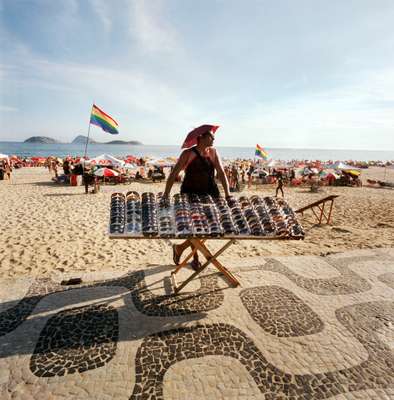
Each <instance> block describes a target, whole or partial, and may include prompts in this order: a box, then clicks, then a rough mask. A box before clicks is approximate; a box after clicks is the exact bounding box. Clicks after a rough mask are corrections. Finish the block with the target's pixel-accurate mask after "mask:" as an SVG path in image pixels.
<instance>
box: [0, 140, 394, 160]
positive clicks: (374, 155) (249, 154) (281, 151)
mask: <svg viewBox="0 0 394 400" xmlns="http://www.w3.org/2000/svg"><path fill="white" fill-rule="evenodd" d="M217 149H218V151H219V153H220V155H221V156H222V158H225V159H236V158H254V148H253V147H217ZM84 150H85V146H84V145H81V144H65V143H61V144H36V143H23V142H0V153H3V154H7V155H13V154H15V155H17V156H20V157H23V158H24V157H26V158H27V157H32V156H43V157H47V156H56V157H60V158H61V157H65V156H69V155H70V156H81V155H83V154H84ZM266 150H267V151H268V154H269V156H270V158H272V159H275V160H287V161H290V160H321V161H327V160H333V161H348V160H357V161H391V160H394V151H377V150H376V151H374V150H334V149H331V150H330V149H286V148H266ZM180 152H181V149H180V147H178V146H159V145H157V146H156V145H123V144H122V145H115V144H111V145H109V144H89V146H88V156H89V157H96V156H98V155H100V154H103V153H107V154H111V155H113V156H115V157H124V156H126V155H130V154H131V155H133V156H137V157H144V156H151V157H155V158H163V157H168V156H178V155H179V154H180Z"/></svg>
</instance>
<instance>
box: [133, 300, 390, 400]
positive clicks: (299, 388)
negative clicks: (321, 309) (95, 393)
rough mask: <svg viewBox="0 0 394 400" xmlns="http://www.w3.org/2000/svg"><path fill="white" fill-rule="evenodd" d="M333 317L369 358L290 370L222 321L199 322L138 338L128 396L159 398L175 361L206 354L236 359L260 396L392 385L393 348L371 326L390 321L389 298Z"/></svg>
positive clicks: (318, 395) (312, 395) (322, 394)
mask: <svg viewBox="0 0 394 400" xmlns="http://www.w3.org/2000/svg"><path fill="white" fill-rule="evenodd" d="M336 314H337V318H338V320H339V321H340V322H341V323H342V324H343V325H344V326H346V327H347V328H348V329H349V330H350V331H351V332H352V333H353V334H354V335H355V337H356V338H357V339H358V340H360V342H361V343H362V344H363V345H364V346H365V348H366V349H367V351H368V355H369V358H368V360H367V361H365V362H363V363H361V364H360V365H357V366H355V367H353V368H348V369H343V370H338V371H333V372H328V373H321V374H305V375H292V374H287V373H284V372H282V371H281V370H279V369H277V368H276V367H275V366H274V365H272V364H270V363H269V362H268V361H267V360H266V358H265V357H264V356H263V355H262V353H261V352H260V350H259V349H258V348H257V347H256V345H255V344H254V343H253V341H252V340H251V339H250V338H248V337H247V336H246V335H245V333H243V332H242V331H241V330H239V329H238V328H236V327H233V326H231V325H227V324H222V323H219V324H212V325H201V326H196V327H191V328H181V329H175V330H170V331H165V332H160V333H157V334H154V335H151V336H148V337H147V338H145V339H144V342H143V344H142V345H141V347H140V348H139V349H138V352H137V356H136V360H135V363H136V384H135V387H134V390H133V393H132V396H131V397H130V399H133V400H137V399H151V400H154V399H162V398H163V378H164V375H165V373H166V371H167V370H168V368H169V367H170V366H171V365H173V364H175V363H176V362H179V361H182V360H185V359H190V358H199V357H204V356H209V355H218V356H219V355H220V356H228V357H233V358H235V359H237V360H239V361H240V362H241V363H242V364H243V365H244V366H245V368H246V369H247V370H248V372H249V373H250V375H251V376H252V377H253V379H254V380H255V382H256V384H257V386H258V388H259V389H260V390H261V392H262V393H263V394H264V396H265V397H264V398H265V399H279V398H280V399H282V398H283V399H285V398H290V399H294V400H296V399H297V400H298V399H300V400H301V399H326V398H329V397H331V396H335V395H338V394H341V393H348V392H351V391H357V390H365V389H371V388H374V389H375V388H388V387H391V386H392V385H394V353H393V352H392V351H390V349H389V348H388V347H387V346H386V345H385V344H384V343H382V342H381V341H380V340H379V338H378V337H377V336H376V335H375V330H376V329H379V328H380V327H382V325H384V324H388V323H393V322H394V303H388V302H387V303H385V302H376V303H364V304H357V305H354V306H349V307H344V308H342V309H340V310H338V312H337V313H336Z"/></svg>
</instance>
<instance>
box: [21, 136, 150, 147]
mask: <svg viewBox="0 0 394 400" xmlns="http://www.w3.org/2000/svg"><path fill="white" fill-rule="evenodd" d="M86 139H87V136H84V135H78V136H77V137H75V139H74V140H73V141H72V142H71V144H85V143H86ZM24 143H38V144H56V143H62V142H60V141H59V140H56V139H52V138H50V137H47V136H32V137H29V139H26V140H25V141H24ZM89 143H90V144H129V145H130V144H131V145H140V144H142V143H141V142H138V141H137V140H129V141H126V140H111V141H109V142H96V141H95V140H93V139H90V138H89Z"/></svg>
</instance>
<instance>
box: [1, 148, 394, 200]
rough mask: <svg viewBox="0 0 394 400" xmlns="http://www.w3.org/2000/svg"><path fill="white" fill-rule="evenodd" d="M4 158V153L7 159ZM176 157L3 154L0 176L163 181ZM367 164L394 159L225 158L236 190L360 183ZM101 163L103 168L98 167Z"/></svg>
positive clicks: (379, 182)
mask: <svg viewBox="0 0 394 400" xmlns="http://www.w3.org/2000/svg"><path fill="white" fill-rule="evenodd" d="M6 157H7V158H6ZM175 163H176V158H175V157H167V158H163V159H157V158H153V157H136V156H131V155H130V156H127V157H113V156H111V155H107V154H103V155H101V156H98V157H95V158H91V159H89V158H87V157H78V156H77V157H71V156H67V157H64V158H58V157H52V156H50V157H30V158H21V157H17V156H9V157H8V156H4V158H3V159H0V178H1V177H2V176H4V177H10V175H11V172H12V169H14V168H22V167H46V168H47V169H48V170H49V172H51V173H52V174H53V180H54V181H55V182H58V183H70V182H71V179H70V178H71V176H72V175H77V176H78V175H81V176H83V177H84V178H83V179H84V180H88V181H89V182H92V179H91V177H95V180H96V181H106V182H110V183H126V182H131V181H133V180H153V181H156V180H157V181H162V180H164V179H165V178H166V174H168V171H169V170H170V169H171V168H172V167H173V166H174V165H175ZM370 167H384V168H394V161H385V162H383V161H368V162H366V161H354V160H348V161H344V162H343V161H333V160H328V161H325V162H323V161H319V160H314V161H311V160H291V161H284V160H267V161H265V160H261V159H235V160H224V170H225V172H226V175H227V177H228V180H229V183H230V188H231V190H232V191H233V192H239V191H241V190H242V189H243V187H245V186H247V187H248V188H250V187H251V185H252V184H258V183H260V184H275V183H278V181H279V182H280V183H281V184H282V182H283V184H284V185H289V186H300V185H305V184H306V185H310V186H361V185H362V180H361V179H360V176H361V174H362V171H363V170H365V169H367V168H370ZM101 168H105V169H106V171H99V169H101ZM368 183H369V184H377V185H381V186H384V185H386V184H387V185H389V186H390V185H391V184H392V182H385V180H371V179H370V180H369V182H368Z"/></svg>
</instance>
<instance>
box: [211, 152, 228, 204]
mask: <svg viewBox="0 0 394 400" xmlns="http://www.w3.org/2000/svg"><path fill="white" fill-rule="evenodd" d="M214 165H215V169H216V171H217V173H218V178H219V181H220V183H221V184H222V186H223V189H224V195H225V196H226V197H229V196H230V190H229V188H228V187H229V185H228V180H227V176H226V173H225V172H224V168H223V165H222V161H221V159H220V156H219V155H218V153H217V151H216V149H215V163H214Z"/></svg>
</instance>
